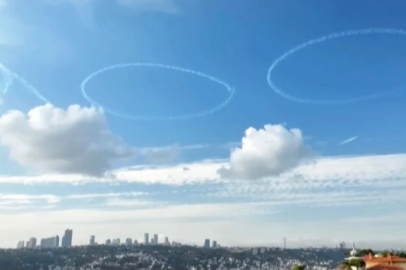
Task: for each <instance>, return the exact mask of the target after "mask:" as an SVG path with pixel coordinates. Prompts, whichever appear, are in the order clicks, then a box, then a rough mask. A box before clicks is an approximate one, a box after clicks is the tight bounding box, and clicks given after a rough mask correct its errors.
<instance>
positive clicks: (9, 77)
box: [0, 63, 51, 103]
mask: <svg viewBox="0 0 406 270" xmlns="http://www.w3.org/2000/svg"><path fill="white" fill-rule="evenodd" d="M0 73H1V75H2V76H3V81H2V82H1V85H0V87H1V90H0V91H1V93H2V95H5V94H7V93H8V91H9V90H10V87H11V85H12V84H13V82H14V80H17V81H19V82H20V83H21V84H22V85H23V86H24V87H25V88H27V89H28V90H29V91H30V92H31V93H33V94H34V95H35V96H36V97H37V98H38V99H40V100H41V101H43V102H45V103H51V102H49V100H48V99H47V98H46V97H44V96H43V95H42V94H41V93H40V92H39V91H38V90H37V89H36V88H35V87H34V86H32V85H31V84H29V83H28V82H27V81H26V80H25V79H24V78H22V77H20V76H19V75H18V74H17V73H15V72H13V71H11V70H10V69H8V68H7V67H5V66H4V65H3V64H1V63H0Z"/></svg>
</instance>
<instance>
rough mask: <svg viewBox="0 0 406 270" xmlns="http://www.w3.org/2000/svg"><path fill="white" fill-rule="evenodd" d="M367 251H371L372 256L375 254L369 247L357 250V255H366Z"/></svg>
mask: <svg viewBox="0 0 406 270" xmlns="http://www.w3.org/2000/svg"><path fill="white" fill-rule="evenodd" d="M369 253H371V255H372V256H374V255H375V253H374V251H373V250H372V249H370V248H368V249H361V250H360V251H359V255H360V256H368V255H369Z"/></svg>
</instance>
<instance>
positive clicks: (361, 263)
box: [349, 259, 365, 269]
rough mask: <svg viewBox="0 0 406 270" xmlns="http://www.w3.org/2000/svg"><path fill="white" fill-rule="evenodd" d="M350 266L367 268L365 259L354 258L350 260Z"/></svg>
mask: <svg viewBox="0 0 406 270" xmlns="http://www.w3.org/2000/svg"><path fill="white" fill-rule="evenodd" d="M349 265H350V266H355V267H356V268H357V269H363V268H365V262H364V261H363V260H358V259H352V260H350V262H349Z"/></svg>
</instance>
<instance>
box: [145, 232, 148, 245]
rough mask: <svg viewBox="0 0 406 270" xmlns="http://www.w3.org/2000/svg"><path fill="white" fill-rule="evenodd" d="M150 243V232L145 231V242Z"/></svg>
mask: <svg viewBox="0 0 406 270" xmlns="http://www.w3.org/2000/svg"><path fill="white" fill-rule="evenodd" d="M148 243H149V234H148V233H144V244H145V245H148Z"/></svg>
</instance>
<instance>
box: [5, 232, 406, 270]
mask: <svg viewBox="0 0 406 270" xmlns="http://www.w3.org/2000/svg"><path fill="white" fill-rule="evenodd" d="M161 239H164V240H163V241H161V242H160V241H159V236H158V234H154V235H153V236H152V237H151V238H150V235H149V233H145V234H144V237H143V241H140V242H138V241H137V240H134V241H133V240H132V239H131V238H127V239H125V241H123V242H121V240H120V238H114V239H107V240H106V241H104V242H103V243H102V244H99V243H97V242H96V236H95V235H91V236H90V238H89V243H88V245H81V246H74V245H72V240H73V230H72V229H67V230H65V232H64V235H63V236H62V239H61V243H60V244H59V236H53V237H48V238H43V239H41V240H40V241H39V244H38V245H37V239H36V238H35V237H31V238H30V239H29V240H28V241H26V242H25V241H19V242H18V244H17V248H16V249H0V266H1V267H0V269H7V270H14V269H15V270H54V269H56V270H64V269H66V270H68V269H69V270H87V269H98V270H104V269H106V270H113V269H117V270H118V269H120V270H121V269H126V270H139V269H161V270H163V269H173V270H183V269H187V270H198V269H199V270H200V269H202V270H209V269H210V270H212V269H219V270H227V269H241V270H242V269H244V270H248V269H250V270H290V269H292V270H304V268H306V269H311V270H330V269H340V270H357V269H367V268H368V269H370V270H405V268H403V267H404V266H405V265H406V253H405V252H404V251H398V250H391V251H379V252H374V251H373V250H371V249H362V250H357V249H356V247H355V244H353V248H352V250H350V249H349V248H347V246H346V243H345V242H341V243H339V244H338V245H336V246H334V247H321V248H300V249H289V248H287V246H286V245H287V239H286V238H283V246H282V247H220V245H218V244H217V241H210V239H205V240H204V241H203V244H202V245H200V246H196V245H194V246H192V245H184V244H181V243H178V242H174V241H172V242H170V241H169V238H168V237H164V238H163V237H161ZM383 260H384V262H383ZM376 261H377V262H376ZM382 263H384V264H385V265H383V266H382V265H381V264H382ZM368 265H369V266H371V265H372V266H373V267H366V266H368Z"/></svg>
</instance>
